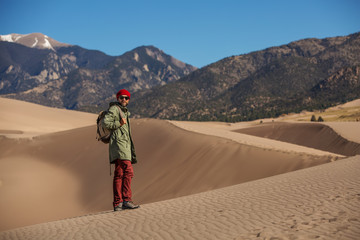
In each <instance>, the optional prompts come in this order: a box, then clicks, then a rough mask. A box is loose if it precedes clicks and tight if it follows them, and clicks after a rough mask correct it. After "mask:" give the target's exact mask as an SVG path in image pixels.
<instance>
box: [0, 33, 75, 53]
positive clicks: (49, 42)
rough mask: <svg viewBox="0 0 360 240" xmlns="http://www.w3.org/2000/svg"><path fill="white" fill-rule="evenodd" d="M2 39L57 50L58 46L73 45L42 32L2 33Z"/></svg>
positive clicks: (31, 46)
mask: <svg viewBox="0 0 360 240" xmlns="http://www.w3.org/2000/svg"><path fill="white" fill-rule="evenodd" d="M0 41H6V42H13V43H18V44H21V45H24V46H26V47H30V48H37V49H50V50H53V51H55V49H56V48H58V47H67V46H71V45H70V44H66V43H61V42H58V41H56V40H54V39H52V38H50V37H48V36H47V35H45V34H42V33H30V34H17V33H12V34H8V35H0Z"/></svg>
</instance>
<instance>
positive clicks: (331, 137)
mask: <svg viewBox="0 0 360 240" xmlns="http://www.w3.org/2000/svg"><path fill="white" fill-rule="evenodd" d="M359 126H360V125H359ZM236 132H239V133H245V134H249V135H254V136H258V137H265V138H270V139H274V140H279V141H283V142H289V143H294V144H298V145H302V146H306V147H311V148H316V149H320V150H324V151H327V152H333V153H337V154H341V155H344V156H355V155H357V154H360V143H356V142H352V141H349V140H347V139H345V138H343V137H342V136H340V135H339V134H338V133H336V132H335V131H334V130H333V129H332V128H330V127H328V126H326V125H323V124H319V123H281V122H279V123H278V122H273V123H264V124H261V125H258V126H256V127H250V128H245V129H240V130H236Z"/></svg>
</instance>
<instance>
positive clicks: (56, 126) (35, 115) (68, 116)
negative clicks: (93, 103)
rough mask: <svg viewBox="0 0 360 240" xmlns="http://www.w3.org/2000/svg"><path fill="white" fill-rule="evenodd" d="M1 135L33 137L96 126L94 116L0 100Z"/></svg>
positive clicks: (11, 100) (5, 99)
mask: <svg viewBox="0 0 360 240" xmlns="http://www.w3.org/2000/svg"><path fill="white" fill-rule="evenodd" d="M0 111H1V116H0V134H1V135H5V136H6V137H8V138H10V137H12V138H19V137H27V138H31V137H34V136H39V135H42V134H46V133H52V132H58V131H64V130H69V129H74V128H78V127H83V126H90V125H93V124H94V122H95V120H96V115H95V114H90V113H84V112H78V111H70V110H65V109H57V108H50V107H44V106H41V105H38V104H34V103H28V102H24V101H19V100H14V99H7V98H1V97H0Z"/></svg>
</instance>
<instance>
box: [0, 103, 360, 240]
mask: <svg viewBox="0 0 360 240" xmlns="http://www.w3.org/2000/svg"><path fill="white" fill-rule="evenodd" d="M2 100H3V99H1V98H0V105H1V104H3V103H4V102H2ZM5 101H6V106H7V108H6V109H5V110H4V108H0V114H1V116H2V115H3V114H7V116H15V118H16V121H15V122H14V123H13V124H12V125H11V124H10V123H9V120H8V119H11V117H8V118H6V119H5V118H0V126H1V127H0V129H1V131H0V135H3V137H0V142H1V144H0V195H1V198H0V213H1V216H2V217H1V219H0V231H5V230H9V229H13V228H18V227H23V226H27V225H33V224H37V223H45V222H49V221H54V220H58V219H66V218H71V217H76V216H82V215H88V214H95V215H88V216H84V217H80V218H72V219H67V220H63V221H59V222H53V223H49V224H50V225H38V226H31V227H27V228H20V229H18V230H16V231H10V232H3V233H1V234H0V239H7V238H8V237H9V238H10V236H11V238H10V239H18V238H21V239H26V237H25V236H28V237H29V238H30V239H31V238H32V237H34V238H36V239H41V237H43V238H44V239H58V238H57V237H56V234H55V235H53V234H54V231H55V232H57V233H58V234H60V235H61V236H62V237H61V238H64V239H66V238H67V237H70V238H71V237H74V236H79V235H76V234H77V233H76V232H79V234H83V236H88V235H86V234H90V233H92V234H94V235H91V236H92V237H93V238H95V239H104V238H106V237H104V236H111V237H109V238H110V239H117V238H121V237H124V238H125V237H126V236H125V235H122V233H121V230H120V229H122V228H117V229H118V230H113V232H107V231H111V230H109V229H108V228H107V227H105V225H107V226H117V224H120V225H121V222H122V221H129V223H133V224H134V225H133V226H134V228H132V230H130V232H133V231H135V232H138V233H137V234H139V235H134V236H138V238H139V239H141V238H142V237H141V236H143V237H145V238H146V237H150V238H159V239H167V237H166V236H168V237H170V238H172V237H171V236H183V237H184V238H186V236H195V237H194V238H204V239H211V238H212V239H215V238H216V237H218V239H219V238H220V239H221V238H222V236H232V237H233V239H234V236H235V237H236V236H239V237H240V236H241V237H246V236H247V237H251V236H252V237H256V235H259V236H262V237H263V238H264V237H265V236H270V235H271V233H273V232H274V231H275V230H274V228H273V227H270V225H271V221H273V222H276V223H277V224H280V225H279V229H283V228H286V226H287V224H288V225H289V226H288V227H289V228H290V229H289V232H290V233H291V234H294V236H296V232H295V230H296V229H298V230H300V231H304V229H308V230H309V229H310V226H311V227H312V228H316V226H314V225H320V224H321V222H322V221H323V220H321V218H322V217H323V215H321V214H323V213H321V214H320V213H317V214H316V215H314V218H313V219H312V220H311V219H310V218H309V219H308V218H306V217H305V216H306V215H303V214H306V211H308V210H307V206H306V205H307V204H310V205H309V209H312V208H314V207H315V205H314V204H315V203H314V202H313V201H317V200H316V199H318V203H319V204H320V203H321V204H322V205H323V206H324V209H323V211H328V209H329V208H332V207H330V206H334V207H335V208H336V209H338V208H337V206H339V210H338V211H339V212H341V211H343V212H345V213H344V214H342V215H341V213H339V214H340V215H341V216H340V215H339V216H335V215H334V216H333V218H336V219H337V220H331V219H333V218H330V217H329V219H330V220H329V221H330V222H327V224H325V225H326V226H329V227H330V226H335V225H336V224H337V225H336V226H338V227H339V228H340V227H341V226H343V225H344V224H345V223H344V221H343V220H342V219H343V217H344V216H346V219H347V220H346V221H347V222H346V224H345V225H346V226H348V227H347V228H346V229H345V230H344V232H346V231H350V230H351V231H353V230H352V229H353V226H357V225H356V224H357V223H358V220H360V219H358V220H354V219H356V217H355V216H353V215H354V214H355V213H356V211H353V209H352V208H349V207H347V205H346V201H347V200H349V199H350V200H351V204H354V201H356V199H357V198H356V196H355V195H354V196H355V197H354V196H353V195H351V194H354V191H355V190H354V189H359V185H356V184H357V182H354V184H355V185H354V186H352V189H353V190H351V189H350V187H351V186H350V185H351V184H350V185H346V184H348V182H347V181H351V180H352V179H353V175H354V174H353V173H352V172H351V171H353V170H350V169H352V167H351V166H353V167H355V166H356V164H357V163H358V158H356V157H355V158H353V160H351V161H350V162H351V163H350V162H349V164H346V167H345V165H339V164H340V162H342V161H344V159H343V158H344V157H345V156H348V155H354V154H357V151H358V150H357V147H356V146H357V145H356V144H358V143H357V142H353V144H355V145H354V146H355V147H349V149H351V150H348V149H347V147H345V148H346V150H343V146H344V145H342V144H335V143H334V144H332V145H331V146H330V148H329V149H326V148H322V149H321V150H318V149H315V148H320V147H321V146H320V147H319V142H322V141H323V140H324V138H328V135H326V134H329V133H331V132H334V131H333V130H332V129H331V128H324V129H325V130H324V129H323V130H316V129H312V128H308V127H306V125H304V128H302V127H301V126H297V127H296V129H292V130H291V129H290V130H281V131H283V134H280V135H283V136H286V134H285V133H286V131H290V132H291V131H294V132H291V134H290V135H291V136H293V139H279V140H281V141H276V140H273V139H266V138H260V137H255V136H250V135H248V134H243V133H237V132H233V131H234V130H237V129H242V130H241V131H245V130H246V129H247V128H249V126H253V125H254V124H253V123H238V124H225V123H199V122H198V123H191V122H171V121H170V122H169V121H164V120H154V119H134V120H132V129H133V134H134V141H135V145H136V150H137V155H138V158H139V162H138V164H136V165H134V169H135V178H134V181H133V195H134V201H135V202H136V203H140V204H142V207H141V208H140V209H138V210H135V211H126V212H124V213H121V214H124V217H121V218H118V217H117V216H118V215H116V214H114V213H112V212H111V213H105V214H100V215H98V214H96V213H99V212H103V211H111V208H112V176H110V166H109V163H108V152H107V147H108V146H107V145H105V144H103V143H100V142H97V141H96V139H95V135H96V134H95V125H94V124H93V123H94V122H93V121H95V119H96V115H95V114H84V113H81V112H74V111H67V110H61V109H51V110H50V109H48V108H42V107H41V106H38V105H32V104H30V105H28V104H27V103H23V102H19V101H14V100H5ZM12 104H14V105H12ZM19 106H26V111H25V113H26V114H25V115H24V112H23V110H22V107H19ZM5 111H6V113H4V112H5ZM34 112H36V114H33V113H34ZM50 115H51V116H50ZM54 116H56V117H54ZM37 118H40V119H42V121H43V124H39V125H36V123H38V122H39V121H38V120H37ZM46 119H47V120H46ZM26 121H28V122H29V123H30V122H32V123H33V124H29V126H26V127H23V126H22V124H23V123H24V122H26ZM59 122H61V124H60V123H59ZM43 126H49V128H46V129H45V128H43ZM50 126H52V128H50ZM54 126H55V127H54ZM56 126H57V127H58V128H56ZM278 126H285V127H286V126H290V125H287V123H282V124H281V125H278ZM314 126H317V125H314ZM319 126H322V125H320V124H319ZM263 127H271V124H265V125H261V124H258V126H257V127H255V128H253V129H252V130H251V131H254V130H255V129H257V130H256V131H257V132H260V133H261V134H262V137H265V136H264V135H266V133H267V132H268V133H269V134H270V135H271V134H272V136H274V134H275V133H276V131H275V132H271V129H266V128H265V129H263ZM304 129H305V130H304ZM246 131H250V130H246ZM279 131H280V130H279ZM281 131H280V132H281ZM304 131H305V132H307V134H309V135H310V136H312V138H311V139H312V140H311V141H308V144H307V145H306V146H299V145H298V144H300V142H306V137H304V136H301V134H300V133H302V132H304ZM323 132H325V135H322V134H319V133H323ZM339 132H341V127H339V126H338V129H337V133H339ZM354 132H356V131H354ZM334 133H335V132H334ZM8 134H10V136H8ZM339 134H341V133H339ZM16 136H17V137H16ZM324 136H325V137H324ZM8 137H10V138H8ZM21 137H25V138H21ZM267 137H268V136H267ZM342 139H343V141H347V142H348V143H349V142H350V141H348V140H347V139H345V138H342ZM260 140H261V141H260ZM283 141H288V142H283ZM297 141H300V142H297ZM289 142H290V143H289ZM302 145H305V144H302ZM330 150H331V152H329V151H330ZM350 152H351V153H350ZM344 155H345V156H344ZM335 160H338V161H336V163H337V164H338V165H336V164H335V165H333V164H334V163H331V165H329V166H328V167H324V168H313V169H314V170H310V169H309V170H308V171H306V172H303V173H304V175H301V174H302V171H301V172H300V171H299V173H289V172H293V171H295V170H300V169H304V168H309V167H313V166H317V165H322V166H327V165H328V164H325V163H330V162H333V161H335ZM338 162H339V163H338ZM332 166H333V167H332ZM336 166H344V167H345V168H346V170H343V171H342V170H341V169H342V167H340V168H341V169H340V170H339V171H340V172H339V174H340V175H341V178H340V177H339V176H340V175H333V177H334V178H338V177H339V179H338V180H339V183H338V184H339V185H336V186H337V188H336V189H329V190H328V191H329V192H326V191H325V190H324V189H325V185H324V184H323V183H322V182H319V177H316V176H317V174H316V172H317V171H318V172H319V173H321V174H324V173H325V172H326V171H330V169H334V168H336ZM311 169H312V168H311ZM316 169H319V170H316ZM323 169H328V170H323ZM111 171H113V167H112V168H111ZM331 171H335V170H331ZM335 172H336V171H335ZM349 172H351V174H348V173H349ZM284 173H288V174H289V175H287V174H284ZM279 174H280V176H277V177H275V178H274V177H273V176H275V175H279ZM281 174H283V175H281ZM294 174H295V175H294ZM344 174H345V175H344ZM281 176H283V177H281ZM294 176H296V177H294ZM324 176H325V175H324ZM345 176H346V179H348V180H344V177H345ZM301 179H303V180H301ZM312 179H313V180H312ZM253 180H258V181H260V182H258V181H255V182H254V181H253ZM354 180H355V179H354ZM303 181H304V182H303ZM356 181H357V180H356ZM302 182H303V183H304V184H310V185H309V188H308V187H306V186H303V187H300V186H302ZM325 182H327V184H334V182H336V179H331V181H327V180H325ZM344 182H346V184H345V183H344ZM241 183H243V184H241ZM238 184H240V185H238ZM244 184H245V185H244ZM257 184H259V185H257ZM341 184H343V185H341ZM344 184H345V185H344ZM230 186H233V187H230ZM326 186H327V185H326ZM332 186H335V185H332ZM224 187H230V188H224ZM342 187H346V189H348V193H346V191H347V190H346V189H345V188H344V189H341V188H342ZM220 188H224V189H223V190H221V189H220ZM271 188H273V189H274V191H273V192H271V191H270V189H271ZM216 189H219V190H216ZM291 189H292V190H293V194H292V193H291V191H290V190H291ZM317 191H319V192H323V193H324V194H325V195H322V194H319V193H316V192H317ZM336 191H338V192H336ZM201 192H204V193H201ZM198 193H201V194H200V195H192V194H198ZM260 193H263V194H260ZM313 193H314V194H313ZM326 194H332V195H331V196H330V195H326ZM349 194H350V195H349ZM189 195H191V196H189ZM337 195H339V196H340V198H337ZM185 196H189V197H185ZM276 196H277V197H278V199H276V198H277V197H276ZM184 197H185V198H184ZM287 197H289V202H288V204H287V205H286V204H285V202H286V201H285V200H284V199H287ZM300 197H301V198H302V199H299V198H300ZM330 197H332V198H333V199H335V200H334V201H332V200H331V199H332V198H330ZM313 198H315V199H313ZM169 199H173V200H169ZM246 199H249V201H246ZM164 200H167V201H164ZM338 200H339V201H338ZM340 200H341V201H340ZM277 201H279V204H275V203H276V202H277ZM344 201H345V202H344ZM155 202H156V203H155ZM149 203H151V204H149ZM330 203H331V204H334V205H330ZM340 203H341V204H342V205H341V206H340V205H338V204H340ZM258 204H261V207H260V206H259V205H258ZM266 204H268V205H266ZM273 204H275V205H276V206H275V205H273ZM284 204H285V205H284ZM280 206H282V207H284V210H283V211H281V210H280V208H279V207H280ZM319 206H320V205H319ZM207 209H208V210H209V211H207ZM349 209H350V210H349ZM315 210H316V209H314V211H315ZM309 211H310V210H309ZM242 213H244V214H245V215H242ZM262 213H264V216H263V217H261V216H262ZM154 214H155V215H154ZM169 214H170V215H169ZM246 214H248V215H246ZM334 214H335V213H334ZM285 215H286V216H285ZM161 216H162V217H161ZM176 216H178V218H177V217H176ZM186 216H188V218H187V217H186ZM114 218H115V219H116V220H115V219H114ZM305 218H306V219H305ZM151 219H153V220H154V221H155V222H153V223H154V225H153V226H154V229H158V230H157V232H159V235H156V234H155V233H154V232H153V231H155V230H154V229H152V227H151V226H150V225H152V223H151V222H152V220H151ZM166 219H168V220H169V221H168V222H167V220H166ZM215 219H217V220H216V221H215ZM246 219H248V220H249V221H247V220H246ZM261 219H263V220H261ZM265 219H267V220H266V224H265V222H264V221H265ZM349 219H352V220H349ZM175 220H179V222H178V224H179V225H174V226H178V227H174V226H173V225H172V224H173V221H175ZM207 220H209V221H210V222H209V221H207ZM281 221H283V222H281ZM109 222H111V224H109ZM191 222H193V223H194V224H193V225H192V226H191V224H190V225H189V223H191ZM202 222H204V224H202ZM306 222H307V224H306ZM92 223H94V225H92V227H90V225H91V224H92ZM328 223H331V224H328ZM57 224H58V225H57ZM79 224H80V225H81V224H83V225H84V226H87V228H91V231H85V228H82V227H80V225H79ZM157 224H159V225H157ZM162 224H163V225H162ZM208 224H210V225H208ZM228 224H230V225H229V226H233V227H236V226H237V227H236V228H238V230H236V229H235V228H234V229H232V230H231V229H228V228H226V227H225V228H224V226H227V225H228ZM238 224H240V225H242V226H243V227H240V226H238ZM291 224H292V226H294V227H293V228H291V226H290V225H291ZM332 224H334V225H332ZM341 224H343V225H341ZM345 225H344V226H345ZM182 226H183V227H182ZM221 226H223V227H221ZM207 227H211V229H209V232H208V233H206V231H204V229H205V228H207ZM44 228H46V229H48V230H46V231H49V232H48V234H45V233H44V231H45V230H44ZM60 229H63V230H60ZM64 229H65V230H64ZM79 229H80V230H79ZM102 229H104V231H103V230H102ZM136 229H138V230H139V231H136ZM216 229H218V230H216ZM226 229H228V230H226ZM78 230H79V231H78ZM46 231H45V232H46ZM309 231H310V230H309ZM339 231H340V232H341V231H342V230H339ZM351 231H350V232H351ZM39 232H42V233H44V234H43V235H42V234H40V235H39ZM65 232H66V233H65ZM81 232H82V233H81ZM226 232H229V234H230V235H226ZM315 232H316V231H315ZM315 232H314V234H315ZM278 233H279V234H280V232H278ZM290 233H289V234H290ZM306 233H308V232H306ZM310 233H311V231H310ZM321 233H322V231H320V232H319V233H316V234H321ZM49 234H50V235H49ZM71 234H72V235H71ZM102 234H103V235H102ZM154 234H155V235H154ZM207 234H210V235H207ZM223 234H225V235H223ZM234 234H235V235H234ZM236 234H237V235H236ZM251 234H255V235H251ZM269 234H270V235H269ZM284 234H285V233H284ZM286 234H287V233H286ZM286 234H285V235H284V236H286V237H288V238H285V239H291V238H290V237H289V236H290V235H286ZM311 234H312V233H311ZM329 234H330V233H329ZM331 234H333V233H331ZM331 234H330V235H329V236H333V235H331ZM349 234H350V233H349ZM351 234H354V233H353V232H351ZM351 234H350V235H346V236H353V235H351ZM16 236H17V237H16ZM51 236H53V237H51ZM95 236H97V237H95ZM196 236H198V237H196ZM206 236H209V238H208V237H206ZM272 236H275V235H272ZM314 236H315V235H314ZM324 236H327V235H324ZM334 236H342V235H334ZM344 236H345V235H344ZM359 236H360V235H359ZM61 238H59V239H61ZM84 238H87V237H84ZM239 239H243V238H239ZM245 239H246V238H245ZM294 239H296V238H294ZM303 239H304V238H303ZM305 239H306V238H305ZM320 239H322V238H320ZM338 239H341V238H338ZM344 239H350V238H344Z"/></svg>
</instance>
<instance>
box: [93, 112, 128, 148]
mask: <svg viewBox="0 0 360 240" xmlns="http://www.w3.org/2000/svg"><path fill="white" fill-rule="evenodd" d="M110 106H111V105H110ZM116 106H117V105H116ZM117 107H118V108H119V110H120V118H121V117H122V116H123V112H122V110H121V108H120V107H119V106H117ZM108 112H109V109H108V110H104V111H101V112H100V113H99V115H98V117H97V119H96V139H97V140H98V141H102V142H103V143H105V144H107V143H109V142H110V137H111V134H112V131H111V130H109V129H107V128H105V127H103V125H102V122H103V119H104V117H105V115H106V114H107V113H108Z"/></svg>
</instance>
